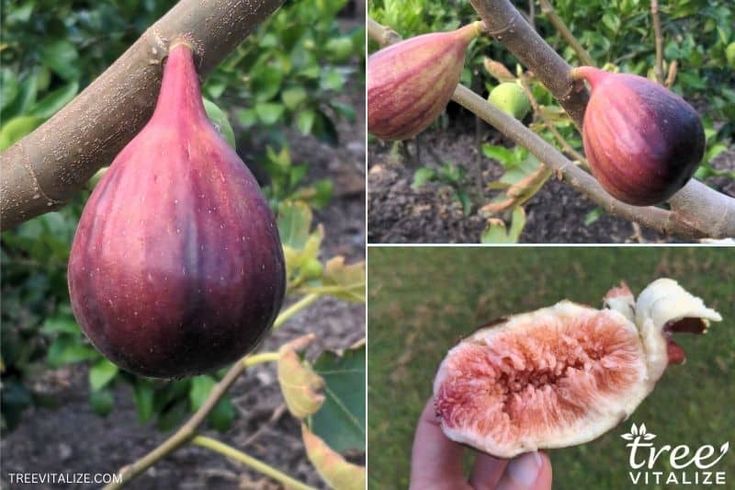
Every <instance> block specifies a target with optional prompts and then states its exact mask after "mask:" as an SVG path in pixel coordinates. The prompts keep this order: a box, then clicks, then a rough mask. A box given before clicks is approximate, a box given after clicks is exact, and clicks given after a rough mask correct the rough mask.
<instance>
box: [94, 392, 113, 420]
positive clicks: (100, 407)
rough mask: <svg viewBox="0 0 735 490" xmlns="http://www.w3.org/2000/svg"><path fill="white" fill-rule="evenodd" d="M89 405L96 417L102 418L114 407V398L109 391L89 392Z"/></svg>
mask: <svg viewBox="0 0 735 490" xmlns="http://www.w3.org/2000/svg"><path fill="white" fill-rule="evenodd" d="M89 403H90V404H91V405H92V410H94V412H95V413H96V414H97V415H101V416H103V417H104V416H105V415H107V414H109V413H110V412H112V408H113V407H114V406H115V397H114V396H113V395H112V391H110V390H99V391H90V392H89Z"/></svg>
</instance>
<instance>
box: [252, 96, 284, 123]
mask: <svg viewBox="0 0 735 490" xmlns="http://www.w3.org/2000/svg"><path fill="white" fill-rule="evenodd" d="M284 109H285V107H284V106H283V105H282V104H277V103H274V102H261V103H259V104H258V105H256V106H255V113H256V114H257V115H258V119H260V121H261V122H262V123H263V124H266V125H272V124H275V123H276V122H278V120H279V119H280V118H281V116H282V115H283V111H284Z"/></svg>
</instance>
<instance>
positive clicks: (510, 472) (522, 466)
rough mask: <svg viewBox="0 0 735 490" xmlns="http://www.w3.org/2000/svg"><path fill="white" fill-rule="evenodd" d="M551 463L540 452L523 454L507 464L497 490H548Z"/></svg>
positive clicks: (549, 487)
mask: <svg viewBox="0 0 735 490" xmlns="http://www.w3.org/2000/svg"><path fill="white" fill-rule="evenodd" d="M550 489H551V461H550V460H549V457H548V456H547V455H546V454H544V453H541V452H532V453H525V454H522V455H520V456H518V457H516V458H513V459H512V460H511V461H510V463H508V466H507V468H506V469H505V473H503V477H502V478H501V479H500V481H499V482H498V486H497V490H550Z"/></svg>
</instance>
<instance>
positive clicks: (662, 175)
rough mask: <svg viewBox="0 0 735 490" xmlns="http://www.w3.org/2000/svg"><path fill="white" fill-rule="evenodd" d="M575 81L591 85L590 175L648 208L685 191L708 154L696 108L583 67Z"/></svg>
mask: <svg viewBox="0 0 735 490" xmlns="http://www.w3.org/2000/svg"><path fill="white" fill-rule="evenodd" d="M572 78H574V79H584V80H586V81H587V82H588V83H589V84H590V99H589V103H588V104H587V108H586V109H585V114H584V125H583V128H582V140H583V144H584V151H585V154H586V156H587V160H588V161H589V164H590V167H591V169H592V174H593V175H594V176H595V178H596V179H597V180H598V181H599V182H600V184H601V185H602V187H604V188H605V190H606V191H607V192H608V193H610V194H611V195H612V196H613V197H615V198H617V199H619V200H621V201H623V202H625V203H628V204H632V205H635V206H649V205H654V204H660V203H662V202H665V201H666V200H668V199H669V198H670V197H671V196H673V195H674V194H675V193H676V192H677V191H678V190H679V189H681V188H682V187H684V185H685V184H686V183H687V182H688V181H689V179H690V178H691V177H692V175H693V174H694V171H695V170H696V168H697V166H698V165H699V162H700V161H701V160H702V157H703V155H704V149H705V136H704V129H703V127H702V122H701V121H700V118H699V115H698V114H697V112H696V111H695V110H694V108H693V107H692V106H690V105H689V104H688V103H687V102H686V101H685V100H684V99H682V98H681V97H679V96H678V95H676V94H674V93H673V92H671V91H669V90H667V89H666V88H665V87H663V86H661V85H659V84H657V83H655V82H652V81H651V80H648V79H647V78H643V77H639V76H636V75H628V74H618V73H608V72H605V71H602V70H599V69H597V68H593V67H590V66H583V67H579V68H575V69H574V70H572Z"/></svg>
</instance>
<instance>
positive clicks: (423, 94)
mask: <svg viewBox="0 0 735 490" xmlns="http://www.w3.org/2000/svg"><path fill="white" fill-rule="evenodd" d="M482 25H483V24H482V22H480V21H478V22H475V23H473V24H469V25H466V26H464V27H461V28H460V29H457V30H455V31H451V32H434V33H430V34H424V35H421V36H416V37H413V38H410V39H406V40H404V41H401V42H399V43H396V44H393V45H391V46H389V47H387V48H384V49H381V50H380V51H378V52H376V53H374V54H373V55H371V56H370V57H369V58H368V74H367V92H368V130H369V131H370V132H371V133H372V134H374V135H375V136H377V137H378V138H381V139H384V140H402V139H409V138H413V137H414V136H416V135H417V134H419V133H420V132H421V131H423V130H424V129H426V128H427V127H429V125H430V124H431V123H432V122H433V121H434V120H435V119H436V118H437V117H438V116H439V114H441V112H442V111H443V110H444V108H445V107H446V105H447V103H448V102H449V100H450V99H451V98H452V94H453V93H454V89H455V88H456V87H457V84H458V83H459V78H460V75H461V74H462V67H463V65H464V58H465V51H466V50H467V46H468V45H469V43H470V41H472V40H473V39H474V38H475V37H476V36H477V35H478V33H479V32H480V31H481V29H482Z"/></svg>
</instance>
